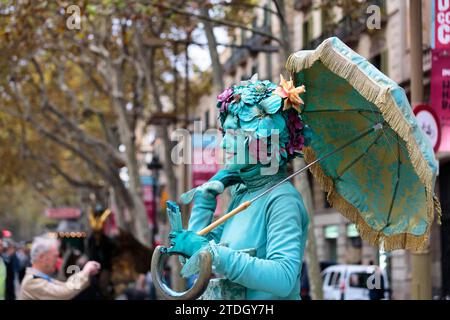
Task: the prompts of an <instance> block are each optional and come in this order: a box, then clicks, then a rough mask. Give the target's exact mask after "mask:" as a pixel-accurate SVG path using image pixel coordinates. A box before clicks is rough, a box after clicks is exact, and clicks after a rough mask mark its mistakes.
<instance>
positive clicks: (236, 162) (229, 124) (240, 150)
mask: <svg viewBox="0 0 450 320" xmlns="http://www.w3.org/2000/svg"><path fill="white" fill-rule="evenodd" d="M223 130H224V132H225V135H224V136H223V139H222V143H221V147H222V149H223V152H224V163H225V167H226V168H227V169H230V170H246V169H249V168H251V167H252V166H255V165H256V163H257V162H256V160H255V159H254V158H253V157H252V156H251V155H250V153H249V148H248V141H249V137H248V135H246V134H245V132H244V131H243V130H242V129H241V128H239V125H238V120H237V117H235V116H234V115H231V114H229V115H228V116H227V117H226V119H225V121H224V123H223Z"/></svg>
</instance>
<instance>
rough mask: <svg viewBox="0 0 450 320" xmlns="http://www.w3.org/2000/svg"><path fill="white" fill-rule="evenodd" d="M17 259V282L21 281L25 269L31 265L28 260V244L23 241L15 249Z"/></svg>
mask: <svg viewBox="0 0 450 320" xmlns="http://www.w3.org/2000/svg"><path fill="white" fill-rule="evenodd" d="M16 255H17V260H18V261H19V268H18V277H19V282H22V280H23V277H24V276H25V271H26V269H27V268H28V267H31V261H30V246H29V244H28V243H23V244H22V245H21V246H20V248H19V249H18V250H17V253H16Z"/></svg>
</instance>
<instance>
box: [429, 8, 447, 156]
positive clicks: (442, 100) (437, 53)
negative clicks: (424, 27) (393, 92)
mask: <svg viewBox="0 0 450 320" xmlns="http://www.w3.org/2000/svg"><path fill="white" fill-rule="evenodd" d="M449 1H450V0H449ZM430 95H431V96H430V102H431V106H432V108H433V110H434V111H435V112H436V114H437V117H438V118H439V122H440V124H441V144H440V147H439V150H438V151H442V152H449V151H450V50H437V49H436V50H433V51H432V68H431V84H430Z"/></svg>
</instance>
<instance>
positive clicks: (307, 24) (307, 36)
mask: <svg viewBox="0 0 450 320" xmlns="http://www.w3.org/2000/svg"><path fill="white" fill-rule="evenodd" d="M311 20H312V18H311V17H309V18H308V19H305V21H304V22H303V36H302V40H303V44H302V47H303V49H307V48H308V46H309V43H310V42H311V40H312V39H311V38H312V35H311V34H312V21H311Z"/></svg>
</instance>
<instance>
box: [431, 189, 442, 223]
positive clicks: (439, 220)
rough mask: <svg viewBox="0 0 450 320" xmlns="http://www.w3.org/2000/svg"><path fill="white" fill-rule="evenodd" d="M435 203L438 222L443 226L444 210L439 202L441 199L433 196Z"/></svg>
mask: <svg viewBox="0 0 450 320" xmlns="http://www.w3.org/2000/svg"><path fill="white" fill-rule="evenodd" d="M433 201H434V207H435V209H436V212H437V222H438V224H439V225H441V224H442V208H441V203H440V202H439V199H438V197H437V196H436V195H434V196H433Z"/></svg>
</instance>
